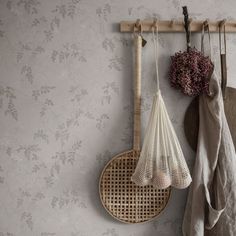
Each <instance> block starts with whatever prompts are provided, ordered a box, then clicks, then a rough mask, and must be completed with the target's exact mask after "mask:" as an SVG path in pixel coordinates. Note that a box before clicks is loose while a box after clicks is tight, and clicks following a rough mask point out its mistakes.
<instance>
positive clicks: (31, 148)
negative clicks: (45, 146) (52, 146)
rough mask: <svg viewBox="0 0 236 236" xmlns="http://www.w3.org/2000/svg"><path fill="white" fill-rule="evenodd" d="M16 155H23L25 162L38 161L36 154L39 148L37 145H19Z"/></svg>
mask: <svg viewBox="0 0 236 236" xmlns="http://www.w3.org/2000/svg"><path fill="white" fill-rule="evenodd" d="M16 151H17V152H18V153H23V155H24V157H25V158H26V159H27V160H38V159H39V156H38V152H40V151H41V148H39V146H38V145H37V144H32V145H20V147H19V148H17V150H16Z"/></svg>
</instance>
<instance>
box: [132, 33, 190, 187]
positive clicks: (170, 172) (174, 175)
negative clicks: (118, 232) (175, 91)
mask: <svg viewBox="0 0 236 236" xmlns="http://www.w3.org/2000/svg"><path fill="white" fill-rule="evenodd" d="M157 40H158V38H157V30H156V35H155V34H154V29H153V42H154V49H155V50H154V52H155V62H156V78H157V92H156V94H155V96H154V99H153V104H152V109H151V115H150V118H149V122H148V126H147V130H146V134H145V137H144V143H143V146H142V151H141V154H140V158H139V161H138V164H137V167H136V169H135V172H134V174H133V176H132V178H131V179H132V181H133V182H135V183H136V184H137V185H141V186H143V185H153V186H154V187H156V188H159V189H164V188H167V187H169V186H170V185H172V186H174V187H176V188H180V189H182V188H186V187H188V185H189V184H190V183H191V181H192V179H191V176H190V173H189V169H188V166H187V164H186V162H185V159H184V156H183V152H182V150H181V147H180V144H179V141H178V138H177V136H176V134H175V131H174V128H173V126H172V123H171V121H170V118H169V116H168V113H167V110H166V107H165V104H164V101H163V99H162V95H161V91H160V89H159V77H158V60H157V58H158V57H157V46H158V44H157Z"/></svg>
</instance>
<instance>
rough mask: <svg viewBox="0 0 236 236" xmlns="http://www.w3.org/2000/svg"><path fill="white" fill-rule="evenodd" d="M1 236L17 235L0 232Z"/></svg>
mask: <svg viewBox="0 0 236 236" xmlns="http://www.w3.org/2000/svg"><path fill="white" fill-rule="evenodd" d="M0 236H15V234H13V233H9V232H6V233H3V232H0Z"/></svg>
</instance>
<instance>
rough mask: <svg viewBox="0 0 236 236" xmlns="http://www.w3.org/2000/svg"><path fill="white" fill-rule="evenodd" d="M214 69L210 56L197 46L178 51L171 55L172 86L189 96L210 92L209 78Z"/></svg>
mask: <svg viewBox="0 0 236 236" xmlns="http://www.w3.org/2000/svg"><path fill="white" fill-rule="evenodd" d="M213 69H214V65H213V63H212V62H211V60H210V58H209V57H206V56H204V55H203V54H202V53H201V52H200V51H198V50H197V49H196V48H189V50H188V51H185V52H181V51H180V52H177V53H175V55H174V56H172V57H171V66H170V75H169V77H170V81H171V86H173V87H175V88H177V89H180V90H181V91H182V92H183V93H184V94H186V95H189V96H196V95H199V94H201V93H204V92H205V93H207V94H209V92H208V91H209V90H208V88H209V80H210V77H211V74H212V72H213Z"/></svg>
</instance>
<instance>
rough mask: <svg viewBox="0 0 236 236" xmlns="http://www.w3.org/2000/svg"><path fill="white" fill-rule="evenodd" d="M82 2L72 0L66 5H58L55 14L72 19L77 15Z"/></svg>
mask: <svg viewBox="0 0 236 236" xmlns="http://www.w3.org/2000/svg"><path fill="white" fill-rule="evenodd" d="M80 2H81V0H72V1H69V2H67V3H66V4H61V5H57V6H56V8H55V9H54V10H52V12H53V13H58V15H60V16H61V17H62V18H63V19H65V18H66V17H70V18H71V19H73V18H74V16H75V15H76V14H77V12H76V11H77V10H78V9H77V5H78V4H79V3H80Z"/></svg>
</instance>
